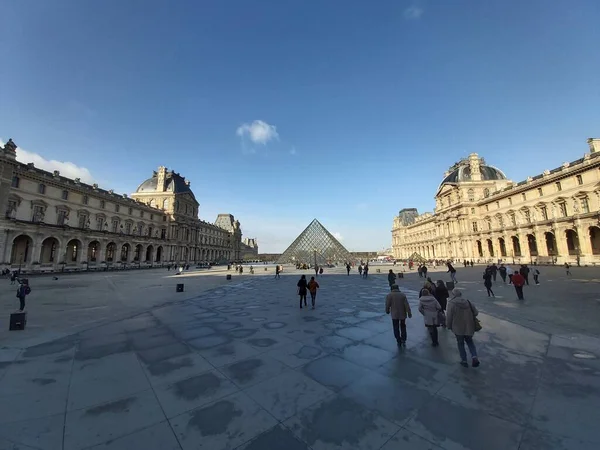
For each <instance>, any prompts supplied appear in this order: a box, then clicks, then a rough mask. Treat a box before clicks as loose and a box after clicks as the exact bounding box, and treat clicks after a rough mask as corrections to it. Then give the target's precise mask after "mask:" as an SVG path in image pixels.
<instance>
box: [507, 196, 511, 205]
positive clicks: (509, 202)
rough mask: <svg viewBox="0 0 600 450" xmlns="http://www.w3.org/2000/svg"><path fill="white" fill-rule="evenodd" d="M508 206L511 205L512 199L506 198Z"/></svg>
mask: <svg viewBox="0 0 600 450" xmlns="http://www.w3.org/2000/svg"><path fill="white" fill-rule="evenodd" d="M508 204H509V205H512V197H508Z"/></svg>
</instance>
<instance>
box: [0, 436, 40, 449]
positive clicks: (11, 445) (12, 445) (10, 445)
mask: <svg viewBox="0 0 600 450" xmlns="http://www.w3.org/2000/svg"><path fill="white" fill-rule="evenodd" d="M0 448H1V449H2V450H39V449H36V448H33V447H29V446H27V445H25V444H18V443H16V442H11V441H9V440H7V439H4V438H3V437H0Z"/></svg>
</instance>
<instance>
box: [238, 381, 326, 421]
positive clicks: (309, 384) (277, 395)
mask: <svg viewBox="0 0 600 450" xmlns="http://www.w3.org/2000/svg"><path fill="white" fill-rule="evenodd" d="M244 392H246V394H248V395H249V396H250V397H251V398H252V399H253V400H254V401H255V402H256V403H258V404H259V405H261V406H262V407H263V408H265V409H266V410H267V411H268V412H270V413H271V414H272V415H273V416H274V417H275V418H276V419H277V420H279V421H283V420H285V419H288V418H289V417H291V416H293V415H295V414H297V413H298V412H300V411H301V410H303V409H304V408H307V407H309V406H310V405H312V404H314V403H316V402H318V401H321V400H323V399H324V398H327V397H328V396H331V395H333V391H331V390H329V389H327V388H325V387H324V386H322V385H320V384H319V383H317V382H316V381H314V380H313V379H311V378H309V377H307V376H305V375H303V374H301V373H298V372H285V373H283V374H281V375H278V376H276V377H274V378H270V379H268V380H266V381H263V382H262V383H259V384H257V385H254V386H252V387H250V388H248V389H246V390H245V391H244Z"/></svg>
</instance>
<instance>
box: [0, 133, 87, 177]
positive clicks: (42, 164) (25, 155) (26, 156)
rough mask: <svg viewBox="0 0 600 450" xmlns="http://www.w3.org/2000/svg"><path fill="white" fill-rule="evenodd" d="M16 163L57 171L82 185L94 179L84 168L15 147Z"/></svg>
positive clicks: (1, 143)
mask: <svg viewBox="0 0 600 450" xmlns="http://www.w3.org/2000/svg"><path fill="white" fill-rule="evenodd" d="M0 145H2V146H4V142H2V141H0ZM17 161H19V162H22V163H25V164H27V163H33V164H34V165H35V167H37V168H39V169H43V170H47V171H48V172H54V171H55V170H58V171H59V172H60V174H61V175H62V176H63V177H67V178H72V179H75V178H80V179H81V181H82V182H84V183H89V184H92V183H94V182H95V180H94V177H93V176H92V174H91V173H90V171H89V170H88V169H86V168H85V167H79V166H78V165H76V164H74V163H72V162H70V161H56V160H54V159H50V160H49V159H46V158H44V157H43V156H41V155H38V154H37V153H33V152H28V151H27V150H23V149H22V148H21V147H17Z"/></svg>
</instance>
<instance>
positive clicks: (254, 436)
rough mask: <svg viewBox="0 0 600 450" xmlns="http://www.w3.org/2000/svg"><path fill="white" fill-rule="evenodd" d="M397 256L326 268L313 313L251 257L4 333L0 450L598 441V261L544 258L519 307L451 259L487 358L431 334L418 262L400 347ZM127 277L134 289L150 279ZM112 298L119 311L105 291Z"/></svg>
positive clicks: (293, 278) (405, 283)
mask: <svg viewBox="0 0 600 450" xmlns="http://www.w3.org/2000/svg"><path fill="white" fill-rule="evenodd" d="M387 269H388V268H387V267H385V268H382V270H381V271H382V273H381V274H379V275H378V274H376V273H373V274H372V275H370V276H369V278H368V279H362V278H359V277H358V275H357V274H355V273H353V274H351V276H349V277H348V276H346V275H345V274H342V273H326V274H325V276H323V277H321V278H320V279H319V282H320V283H321V288H322V289H321V290H320V292H319V295H318V298H317V309H316V310H311V309H302V310H300V309H299V308H298V297H297V296H296V288H295V285H296V282H297V280H298V274H299V273H300V272H293V273H288V272H286V274H285V275H284V276H283V277H282V278H281V279H279V280H274V279H273V278H272V274H270V275H269V276H264V274H260V275H258V273H260V271H259V272H257V275H254V276H250V275H243V276H234V279H233V280H232V281H231V282H229V283H222V282H221V281H218V282H217V281H216V280H213V281H210V282H209V281H206V282H205V284H204V285H205V287H206V289H203V288H201V287H200V285H201V284H202V279H200V278H198V280H195V281H190V282H191V283H198V287H197V288H196V289H197V292H188V293H186V294H185V296H184V297H177V296H176V294H175V293H174V292H173V290H174V283H176V282H177V281H178V280H180V279H179V278H177V277H171V278H168V277H167V275H166V274H164V273H160V274H159V273H158V272H157V274H156V275H154V277H153V278H154V279H155V281H154V283H155V284H160V285H161V286H162V288H164V292H163V291H161V293H160V294H150V292H151V290H147V291H141V292H142V294H141V295H137V296H135V293H131V294H128V293H127V292H128V291H119V292H120V293H119V295H118V296H119V300H118V303H117V305H120V306H121V308H120V309H123V311H122V314H121V315H115V314H108V315H105V316H102V315H100V316H99V317H98V318H97V320H93V317H91V316H90V314H89V313H86V314H85V315H84V316H85V325H84V326H81V327H79V328H60V337H59V338H58V339H52V335H51V334H50V328H52V327H45V326H43V324H39V325H38V326H39V327H40V328H39V329H38V330H37V331H36V330H35V329H34V330H33V333H35V339H36V342H39V343H36V345H31V346H29V344H30V343H31V342H33V341H31V340H30V337H29V335H28V333H30V331H29V330H25V331H23V332H11V334H10V335H9V336H10V339H7V340H3V342H2V343H0V345H4V347H2V348H0V449H2V450H4V449H11V450H16V449H19V450H30V449H65V450H77V449H87V448H93V449H106V450H116V449H118V450H131V449H144V450H171V449H172V450H176V449H183V450H188V449H190V450H191V449H211V450H220V449H243V450H266V449H268V450H277V449H285V450H306V449H313V450H325V449H353V450H355V449H365V450H376V449H383V450H396V449H415V450H425V449H449V450H455V449H473V450H480V449H485V450H496V449H497V450H513V449H514V450H517V449H519V450H534V449H536V450H541V449H544V450H545V449H550V450H559V449H560V450H582V449H585V450H588V449H597V448H599V447H600V437H599V436H600V435H599V434H598V433H597V430H596V426H597V424H598V423H600V376H599V375H600V360H599V359H598V358H599V356H600V339H599V334H600V331H599V329H600V325H598V319H599V318H600V313H599V308H600V302H599V301H598V297H600V295H598V284H597V281H598V280H596V278H598V273H597V269H595V268H582V269H581V270H580V272H579V273H575V274H574V277H573V278H572V279H566V278H565V277H564V274H563V272H562V271H561V270H560V269H559V268H548V269H544V270H543V275H544V277H543V278H542V281H543V282H544V284H542V285H541V286H537V287H534V286H531V287H529V288H527V289H526V291H525V295H526V302H525V303H524V304H521V303H518V302H517V300H516V299H515V296H514V295H513V291H512V290H511V289H510V287H504V286H498V287H497V288H496V289H497V294H498V298H497V299H495V300H488V299H487V297H484V294H483V293H482V292H481V289H482V286H481V268H477V267H475V268H473V269H464V270H460V269H459V280H461V283H460V285H459V286H460V287H461V288H462V289H464V292H465V294H464V295H465V296H468V298H471V299H472V300H473V301H474V302H475V303H476V304H477V305H478V307H480V308H481V310H482V311H483V313H482V314H481V316H480V318H481V320H482V323H483V326H484V329H483V330H482V331H481V332H480V333H477V334H476V343H477V346H478V351H479V353H480V357H481V361H482V365H481V367H479V368H477V369H473V368H468V369H464V368H462V367H460V366H459V364H458V352H457V349H456V345H455V341H454V338H453V336H452V335H451V333H450V332H448V331H444V330H440V347H437V348H432V347H431V346H430V344H429V341H428V336H427V334H426V330H425V328H424V327H423V321H422V318H421V316H420V315H419V314H418V312H417V306H416V304H417V294H416V289H418V286H419V282H420V281H419V279H418V277H417V276H416V274H415V273H411V274H407V275H406V277H405V278H404V279H403V280H401V283H400V285H401V289H402V290H403V291H405V292H407V294H408V296H409V300H410V303H411V305H412V308H413V313H414V316H413V318H412V319H410V320H408V322H407V324H408V343H407V347H406V349H398V348H397V346H396V343H395V340H394V338H393V336H392V332H391V323H390V319H389V317H388V316H386V315H385V314H384V310H383V309H384V307H383V302H384V297H385V295H386V294H387V292H388V286H387V280H386V278H385V272H386V271H387ZM395 269H397V268H395ZM373 272H375V270H373ZM305 273H306V274H307V275H309V272H308V271H307V272H305ZM431 275H432V277H433V278H434V279H438V278H442V279H446V278H447V276H446V275H445V274H443V273H439V274H438V273H432V274H431ZM85 276H87V275H85ZM93 276H96V277H98V278H97V281H96V282H97V283H101V282H102V283H107V281H106V280H104V281H101V280H102V279H101V278H100V277H102V276H104V275H102V274H94V275H89V277H93ZM127 276H128V277H130V279H131V281H130V282H129V283H130V284H131V285H133V286H135V285H136V283H137V281H135V280H136V279H137V277H138V276H139V277H145V276H148V277H149V278H151V275H143V274H139V275H138V274H137V273H136V272H131V273H129V274H128V275H127ZM165 277H167V278H165ZM594 277H596V278H594ZM149 278H148V279H149ZM221 278H224V275H221ZM181 279H182V280H183V278H181ZM190 279H191V278H190ZM82 280H83V278H82ZM144 280H146V279H144ZM207 280H208V278H207ZM550 280H552V281H550ZM58 281H60V280H58ZM89 282H90V283H93V281H89ZM117 282H118V281H117ZM144 282H147V281H144ZM184 282H185V281H184ZM7 283H8V282H7ZM40 283H41V282H40ZM73 283H75V281H73ZM210 283H215V284H210ZM34 286H35V285H34ZM8 288H10V286H9V287H8ZM8 288H7V287H5V286H4V287H2V289H3V297H2V299H3V301H5V302H9V301H12V299H10V300H9V296H8V295H5V294H6V292H12V289H11V290H7V289H8ZM117 290H118V289H117ZM48 292H51V288H48ZM61 292H62V294H61V297H60V299H59V298H55V300H56V301H66V302H69V303H71V302H74V303H77V302H79V303H81V304H85V303H86V297H85V295H81V293H80V292H79V293H77V295H75V297H73V294H72V293H71V292H70V291H69V290H68V289H62V291H61ZM572 292H577V295H576V298H571V297H572V296H571V295H570V293H572ZM46 295H51V294H49V293H47V294H46ZM90 295H91V297H93V298H95V299H96V300H95V302H96V301H97V302H98V305H97V306H101V303H102V300H101V299H100V298H99V297H98V296H96V294H94V293H91V294H90ZM103 295H104V294H103ZM128 295H132V296H135V300H131V301H129V300H128ZM144 295H147V296H148V305H147V307H144V298H145V297H144ZM152 295H154V296H152ZM161 296H162V297H163V298H162V300H161V299H160V297H161ZM34 298H35V297H34V296H33V294H32V298H31V300H30V304H31V308H30V316H31V318H30V320H31V321H32V322H33V323H35V320H36V319H34V316H35V314H36V307H35V305H34ZM48 301H49V302H50V303H51V302H52V299H49V300H48ZM104 302H105V303H106V305H107V306H106V307H105V308H104V309H106V308H109V309H111V308H115V306H114V305H113V304H112V303H111V302H113V299H112V297H111V295H110V294H106V295H104ZM309 302H310V300H309ZM131 303H134V304H135V307H133V306H131ZM6 308H8V307H6ZM6 308H5V313H4V314H5V315H6ZM49 308H50V307H49ZM104 309H100V311H104ZM117 309H118V308H117ZM111 310H112V309H111ZM49 311H53V310H52V308H50V310H49ZM58 312H60V311H58ZM55 313H56V311H55ZM123 314H125V315H127V314H128V317H125V316H124V315H123ZM564 314H568V315H569V318H568V319H564V318H557V316H559V315H564ZM590 315H591V317H590ZM44 317H45V318H46V319H47V320H48V321H50V322H52V321H56V324H57V326H58V324H59V322H60V315H57V314H51V313H50V312H48V311H47V312H46V313H45V315H44ZM69 317H70V320H72V321H76V320H77V314H76V313H71V314H70V316H69ZM37 320H38V321H39V319H37ZM3 323H4V322H3ZM52 323H54V322H52ZM578 325H581V326H578ZM40 330H42V331H43V332H41V331H40ZM75 331H76V332H75ZM71 332H73V334H71ZM1 336H2V337H5V336H7V335H6V334H4V333H3V334H2V335H1ZM19 339H22V342H24V343H25V344H19ZM23 347H26V348H23Z"/></svg>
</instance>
